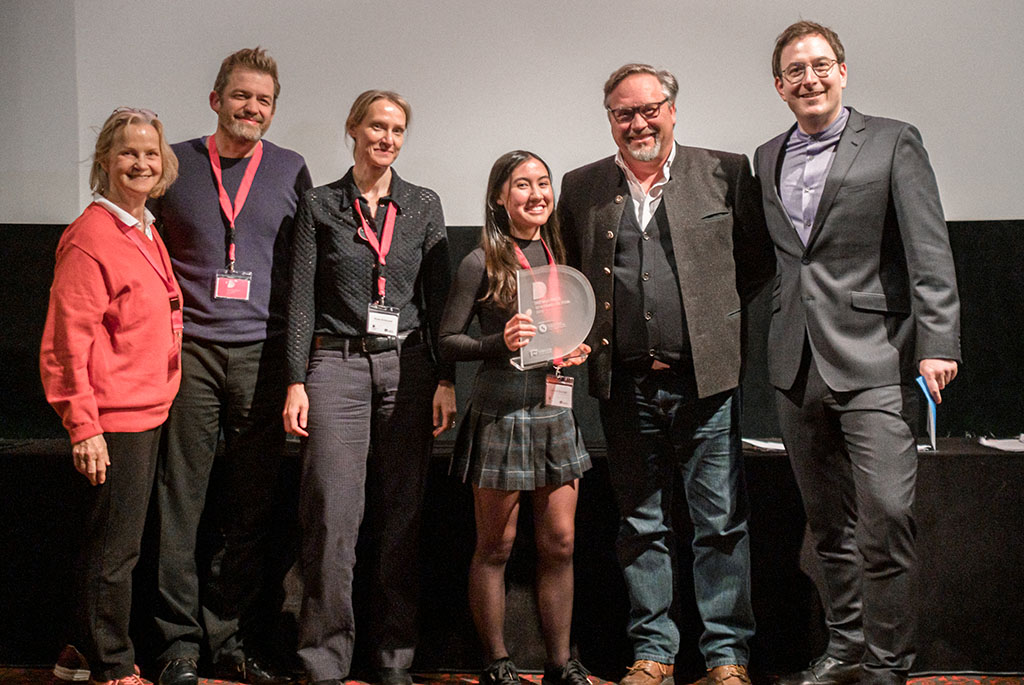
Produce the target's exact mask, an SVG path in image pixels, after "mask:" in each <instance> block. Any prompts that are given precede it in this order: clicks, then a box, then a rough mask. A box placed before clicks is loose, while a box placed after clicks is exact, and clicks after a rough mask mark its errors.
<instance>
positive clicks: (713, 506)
mask: <svg viewBox="0 0 1024 685" xmlns="http://www.w3.org/2000/svg"><path fill="white" fill-rule="evenodd" d="M601 423H602V425H603V427H604V433H605V438H606V440H607V442H608V468H609V471H610V473H611V477H612V485H613V486H614V488H615V493H616V495H617V497H618V500H619V510H620V514H621V520H620V525H619V535H618V540H617V548H618V555H619V562H620V564H621V565H622V570H623V575H624V577H625V580H626V587H627V590H628V592H629V601H630V622H629V626H628V633H629V638H630V640H631V642H632V643H633V654H634V657H635V658H636V659H651V660H653V661H658V662H661V663H669V664H671V663H674V662H675V658H676V654H677V653H678V651H679V629H678V627H677V626H676V624H675V621H673V619H672V618H671V616H670V612H669V610H670V608H671V606H672V603H673V587H674V586H675V583H674V580H673V578H674V573H675V570H674V559H675V550H676V544H677V541H676V536H675V532H674V530H673V525H672V508H673V500H674V493H675V492H676V490H675V488H674V486H675V485H676V484H677V483H678V484H679V485H681V486H682V489H683V491H684V494H685V496H686V503H687V507H688V509H689V513H690V519H691V521H692V522H693V530H694V534H693V540H692V543H691V544H692V549H693V556H694V559H693V583H694V592H695V595H696V600H697V608H698V610H699V612H700V616H701V619H702V621H703V623H704V632H703V634H702V635H701V638H700V649H701V653H702V654H703V655H704V659H705V663H706V664H707V667H708V668H713V667H715V666H721V665H724V664H741V665H746V664H747V661H748V658H749V655H750V651H749V646H748V642H749V640H750V638H751V636H752V635H753V634H754V614H753V610H752V609H751V602H750V536H749V534H748V527H747V513H748V505H747V493H746V485H745V481H744V477H743V460H742V454H741V447H740V429H739V394H738V392H737V391H730V392H724V393H720V394H718V395H712V396H711V397H705V398H699V397H698V396H697V387H696V381H695V380H694V378H693V374H692V372H691V373H689V374H686V373H679V372H676V371H673V370H664V371H648V372H646V373H635V372H630V371H629V370H625V369H619V368H615V369H613V370H612V387H611V397H610V398H609V399H608V400H605V401H603V402H601Z"/></svg>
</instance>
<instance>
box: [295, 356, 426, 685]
mask: <svg viewBox="0 0 1024 685" xmlns="http://www.w3.org/2000/svg"><path fill="white" fill-rule="evenodd" d="M436 386H437V378H436V376H435V375H434V370H433V365H432V364H431V363H430V359H429V357H428V354H427V348H426V346H425V345H415V346H411V347H404V348H403V349H402V352H401V355H399V353H398V352H397V351H390V352H377V353H373V354H363V353H357V352H352V353H348V352H344V351H340V350H339V351H332V350H316V351H314V352H313V354H312V356H311V358H310V361H309V370H308V374H307V378H306V393H307V395H308V396H309V419H308V425H307V429H308V431H309V438H307V439H306V441H305V445H304V450H303V464H302V480H301V486H300V489H299V521H300V526H301V529H302V543H301V560H302V572H303V580H304V582H305V594H304V596H303V599H302V614H301V618H300V620H299V657H300V658H301V659H302V661H303V664H304V665H305V667H306V670H307V671H308V673H309V676H310V679H311V680H325V679H328V678H344V677H346V676H348V675H349V670H350V668H351V665H352V648H353V644H354V641H355V629H356V627H355V619H354V616H353V610H352V579H353V568H354V567H355V562H356V541H357V537H358V535H359V530H360V523H361V522H362V520H363V512H364V506H365V509H366V514H367V518H368V520H367V523H368V524H369V525H368V526H364V527H363V532H364V533H366V534H369V535H370V536H371V542H372V545H371V546H372V549H373V555H374V556H373V558H371V559H361V560H360V567H361V568H363V564H366V568H367V569H368V570H369V573H370V583H369V591H370V593H371V596H372V597H373V609H372V611H371V612H370V615H369V616H368V621H369V625H367V626H366V628H367V631H368V636H369V644H370V647H371V653H372V658H373V659H374V661H375V662H376V663H375V665H376V666H387V667H399V668H408V667H409V666H410V665H411V664H412V658H413V653H414V650H415V647H416V636H417V622H416V619H417V605H418V602H419V583H418V582H417V581H418V576H419V567H418V551H419V527H420V511H421V508H422V501H423V492H424V489H425V485H426V475H427V468H428V465H429V459H430V446H431V429H432V425H433V410H432V398H433V393H434V389H435V388H436Z"/></svg>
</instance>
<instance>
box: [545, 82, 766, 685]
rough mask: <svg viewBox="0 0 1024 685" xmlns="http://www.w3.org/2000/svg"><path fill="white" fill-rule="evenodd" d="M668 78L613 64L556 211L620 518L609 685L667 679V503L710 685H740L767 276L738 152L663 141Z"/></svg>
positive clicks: (669, 130) (757, 216)
mask: <svg viewBox="0 0 1024 685" xmlns="http://www.w3.org/2000/svg"><path fill="white" fill-rule="evenodd" d="M677 91H678V84H677V82H676V79H675V77H674V76H672V74H670V73H669V72H667V71H658V70H656V69H654V68H653V67H651V66H648V65H645V64H627V65H625V66H623V67H621V68H620V69H618V70H617V71H615V72H614V73H613V74H612V75H611V77H610V78H609V79H608V82H607V83H606V84H605V88H604V93H605V108H606V109H607V111H608V120H609V123H610V124H611V130H612V138H613V139H614V140H615V143H616V145H617V146H618V148H619V151H618V153H617V154H616V155H615V156H613V157H607V158H605V159H602V160H600V161H597V162H594V163H592V164H588V165H587V166H584V167H582V168H580V169H576V170H575V171H571V172H569V173H568V174H566V176H565V178H564V180H563V181H562V199H561V202H560V203H559V205H558V215H559V220H560V222H561V226H562V233H563V236H564V238H565V243H566V251H567V254H568V255H569V262H570V264H573V265H575V266H576V267H578V268H579V269H580V270H582V271H583V273H585V274H586V275H587V277H588V278H589V279H590V282H591V284H592V285H593V287H594V293H595V295H596V297H597V317H596V319H595V322H594V327H593V329H592V330H591V333H590V337H589V338H588V343H589V344H590V346H591V348H592V349H593V352H592V353H591V355H590V359H589V367H590V368H589V373H590V379H589V382H590V393H591V394H592V395H594V396H595V397H597V398H598V399H599V400H600V407H601V420H602V424H603V426H604V431H605V437H606V441H607V444H608V464H609V469H610V471H611V478H612V483H613V485H614V487H615V489H616V492H617V495H618V499H619V507H620V511H621V521H620V528H619V538H618V553H619V560H620V562H621V564H622V568H623V573H624V576H625V580H626V585H627V587H628V591H629V599H630V620H629V626H628V631H629V636H630V639H631V640H632V643H633V650H634V657H635V659H636V661H635V663H634V664H633V665H632V666H631V667H630V668H629V670H628V672H627V674H626V676H625V678H623V680H622V685H659V684H660V683H661V682H662V680H664V679H665V678H667V677H669V676H671V675H672V672H673V664H674V662H675V657H676V654H677V652H678V651H679V630H678V628H677V626H676V625H675V623H674V621H673V620H672V619H671V618H670V616H669V608H670V606H671V605H672V589H673V568H672V558H673V556H674V555H673V551H674V550H673V547H674V544H675V539H674V536H673V531H672V521H671V513H672V494H673V490H674V486H675V484H676V483H675V481H676V479H677V478H678V480H679V486H680V487H681V488H682V490H683V491H684V492H685V496H686V501H687V505H688V506H689V511H690V518H691V520H692V521H693V525H694V538H693V551H694V557H695V558H694V568H693V575H694V586H695V592H696V598H697V606H698V609H699V611H700V614H701V618H702V619H703V622H704V633H703V635H702V637H701V639H700V647H701V651H702V653H703V655H704V658H705V662H706V665H707V668H708V673H707V681H708V682H709V683H727V684H728V685H742V684H743V683H749V682H750V681H749V677H748V675H747V671H746V664H747V659H748V655H749V650H748V644H747V643H748V640H749V638H750V637H751V635H752V634H753V632H754V617H753V614H752V612H751V608H750V557H749V538H748V532H747V503H746V491H745V486H744V481H743V472H742V461H741V454H740V435H739V422H738V420H739V398H738V396H737V386H738V384H739V381H740V368H741V364H740V360H741V337H742V336H741V333H742V328H743V326H742V323H743V304H744V303H745V302H747V301H748V300H749V299H750V298H752V297H753V295H754V294H756V292H757V291H758V290H759V289H760V287H761V286H762V285H763V284H764V283H765V282H766V281H767V280H768V279H769V278H771V275H772V273H773V269H774V260H773V259H772V255H771V243H770V240H769V238H768V236H767V231H766V229H765V226H764V217H763V215H762V212H761V207H760V203H759V202H758V195H757V186H756V184H755V182H754V179H753V176H752V175H751V171H750V164H749V162H748V160H747V158H746V157H745V156H743V155H736V154H731V153H727V152H717V151H713V150H704V149H700V148H692V147H684V146H682V145H676V144H675V142H674V140H673V130H674V127H675V120H676V106H675V99H676V92H677Z"/></svg>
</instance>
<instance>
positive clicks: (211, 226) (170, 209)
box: [153, 48, 312, 685]
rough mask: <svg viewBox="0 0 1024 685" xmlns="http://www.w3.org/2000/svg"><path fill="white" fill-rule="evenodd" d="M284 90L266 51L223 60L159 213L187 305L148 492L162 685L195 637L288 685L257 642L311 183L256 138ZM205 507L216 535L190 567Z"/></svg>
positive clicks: (269, 569) (225, 665) (240, 673)
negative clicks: (292, 253) (153, 517)
mask: <svg viewBox="0 0 1024 685" xmlns="http://www.w3.org/2000/svg"><path fill="white" fill-rule="evenodd" d="M279 92H280V84H279V82H278V78H277V65H276V63H275V62H274V60H273V59H272V58H271V57H270V56H268V55H267V54H266V53H265V52H264V51H263V50H261V49H260V48H256V49H252V50H250V49H245V50H239V51H238V52H236V53H234V54H232V55H230V56H229V57H228V58H227V59H225V60H224V62H223V63H222V64H221V69H220V73H219V74H218V75H217V80H216V82H215V84H214V89H213V92H211V93H210V107H211V108H212V109H213V111H215V112H216V113H217V130H216V132H215V133H214V134H213V135H212V136H208V137H203V138H196V139H193V140H187V141H185V142H182V143H178V144H176V145H174V146H173V148H174V152H175V154H176V155H177V156H178V160H179V164H180V168H179V177H178V181H177V182H176V183H175V184H174V186H173V187H172V189H171V191H170V192H168V193H167V194H166V195H164V196H163V197H162V198H161V199H160V200H159V201H157V202H155V203H154V206H153V211H154V214H155V216H156V218H157V226H158V228H159V230H160V231H161V233H162V235H163V236H164V240H165V242H166V244H167V249H168V251H169V252H170V255H171V262H172V264H173V266H174V272H175V275H176V276H177V278H178V282H179V283H180V285H181V288H182V292H183V294H184V300H185V311H184V314H185V331H184V345H183V350H182V383H181V390H180V392H179V393H178V396H177V398H176V400H175V402H174V405H173V406H172V408H171V413H170V416H169V418H168V420H167V425H166V438H167V445H166V450H165V451H164V453H163V454H162V456H161V460H160V464H159V467H158V473H157V487H156V500H157V507H158V513H159V529H160V559H159V566H158V573H159V578H158V584H159V592H160V603H159V607H158V610H157V615H156V624H157V629H158V631H159V634H160V635H161V637H162V639H163V641H164V650H163V652H162V654H161V655H160V662H161V664H162V665H163V670H162V671H161V673H160V677H159V684H160V685H196V683H198V669H197V661H198V659H199V654H200V646H201V645H202V644H204V643H205V645H206V647H207V648H208V650H209V653H210V656H211V658H212V660H213V664H214V673H215V675H216V676H217V677H221V678H225V679H228V680H236V681H242V682H248V683H259V684H261V685H268V684H276V683H282V682H286V680H287V679H285V678H282V677H278V676H275V675H274V674H273V673H271V672H270V671H268V670H267V669H266V666H265V665H264V664H262V663H261V662H260V660H259V659H258V658H257V657H256V656H255V654H256V653H257V652H258V651H259V648H258V646H257V645H254V644H253V642H254V637H255V636H258V635H261V634H264V635H265V634H266V633H267V632H268V625H267V621H268V620H269V619H270V618H271V617H273V616H274V615H275V614H276V611H277V609H278V607H277V606H274V603H273V602H272V601H268V598H272V597H273V596H274V591H275V589H276V588H274V587H269V585H270V583H268V582H267V579H268V578H269V579H277V580H279V579H280V578H281V576H282V575H283V572H284V571H286V570H287V569H286V568H280V567H281V566H284V565H285V564H284V563H283V562H284V561H285V560H286V559H287V558H288V555H284V558H283V559H282V558H281V556H280V555H276V556H277V558H275V555H272V554H270V552H271V549H270V547H271V546H272V545H271V542H272V536H271V535H270V533H271V531H273V529H274V525H275V522H276V519H277V518H278V517H275V516H274V515H273V514H274V512H275V500H277V499H279V497H280V495H281V492H280V486H281V484H282V482H283V480H284V478H283V471H282V468H283V467H284V466H285V464H284V461H283V447H284V433H283V426H282V421H281V408H282V405H283V402H284V392H285V376H284V345H283V343H284V340H283V338H284V309H283V305H284V300H285V296H286V292H285V291H286V289H287V284H288V273H287V268H288V253H289V246H290V242H291V229H292V221H293V219H294V215H295V208H296V204H297V202H298V198H299V196H300V195H301V194H302V192H303V191H305V190H306V189H307V188H309V187H310V186H311V185H312V184H311V180H310V176H309V171H308V169H307V168H306V164H305V161H304V160H303V159H302V157H301V156H300V155H299V154H297V153H295V152H292V151H291V150H286V149H284V148H281V147H278V146H276V145H274V144H273V143H269V142H267V141H264V140H262V137H263V134H264V133H266V131H267V128H268V127H269V126H270V122H271V120H272V119H273V116H274V110H275V107H276V103H277V96H278V94H279ZM221 434H223V437H224V445H225V449H224V452H223V453H221V454H217V446H218V441H219V436H220V435H221ZM215 455H216V456H215ZM286 496H289V495H286ZM204 510H205V511H206V512H207V513H206V516H205V519H206V520H208V521H209V522H210V524H211V531H212V532H213V533H214V534H215V540H214V544H213V545H212V547H213V556H212V559H210V563H209V567H206V566H205V565H204V566H203V567H202V568H197V561H196V540H197V532H198V530H199V521H200V518H201V517H203V514H204ZM275 565H277V566H278V568H276V569H275ZM201 584H202V589H200V585H201Z"/></svg>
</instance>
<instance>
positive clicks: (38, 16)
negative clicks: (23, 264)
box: [0, 0, 102, 223]
mask: <svg viewBox="0 0 1024 685" xmlns="http://www.w3.org/2000/svg"><path fill="white" fill-rule="evenodd" d="M100 123H102V121H101V122H100ZM78 137H79V130H78V99H77V96H76V92H75V7H74V5H73V4H72V3H70V2H65V1H62V0H0V222H2V223H67V222H68V221H70V220H71V219H73V218H75V216H77V215H78V213H79V212H80V211H81V208H82V205H81V200H80V197H79V189H78V168H77V167H78V163H79V157H78V156H77V152H78ZM94 142H95V139H94ZM81 159H85V157H82V158H81Z"/></svg>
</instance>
